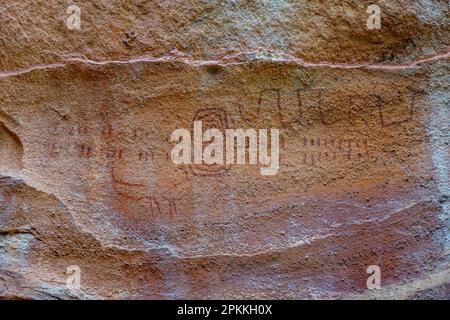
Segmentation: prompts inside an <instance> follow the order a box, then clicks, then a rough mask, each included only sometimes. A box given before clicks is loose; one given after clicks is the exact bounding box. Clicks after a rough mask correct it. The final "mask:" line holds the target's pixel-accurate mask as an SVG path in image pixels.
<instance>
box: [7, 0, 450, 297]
mask: <svg viewBox="0 0 450 320" xmlns="http://www.w3.org/2000/svg"><path fill="white" fill-rule="evenodd" d="M73 4H76V6H77V8H78V9H79V12H76V11H73V10H72V9H71V10H69V11H67V8H68V7H69V6H70V5H73ZM372 4H373V3H372V2H371V1H350V0H341V1H321V0H314V1H293V0H292V1H288V0H280V1H271V0H262V1H247V0H225V1H197V0H193V1H172V0H161V1H133V3H130V2H129V1H119V0H115V1H81V0H79V1H77V2H72V1H57V0H51V1H48V0H47V1H32V2H31V1H26V2H25V1H24V2H20V3H19V2H17V1H10V0H6V1H3V3H2V4H1V5H0V20H1V21H2V24H1V30H2V32H1V34H0V70H1V71H0V150H1V153H0V297H1V298H6V299H73V298H81V299H95V298H98V299H182V298H189V299H192V298H195V299H208V298H211V299H212V298H216V299H222V298H231V299H236V298H260V299H266V298H274V299H316V298H327V299H355V298H357V299H359V298H361V299H364V298H389V299H430V298H431V299H448V298H450V295H449V289H450V265H449V263H450V260H449V250H450V230H449V226H450V225H449V220H448V214H449V199H448V195H449V145H448V133H449V110H448V101H449V100H448V98H449V90H448V83H449V81H448V80H449V73H448V71H449V65H448V59H449V56H450V51H449V23H448V22H449V7H448V1H444V0H429V1H424V0H423V1H422V0H420V1H419V0H415V1H404V0H401V1H388V0H385V1H378V3H377V5H378V6H379V8H380V10H381V29H371V28H368V25H367V20H368V18H369V16H370V13H368V12H367V8H368V7H369V5H372ZM78 13H79V15H78V16H77V17H76V18H78V17H79V21H80V24H79V28H71V27H70V24H69V23H70V22H74V21H75V22H77V20H68V19H72V18H73V15H74V14H78ZM194 121H202V122H203V124H204V125H205V126H207V127H208V128H209V127H211V128H217V129H218V130H220V131H221V132H224V131H225V130H226V129H228V128H243V129H248V128H254V129H256V130H258V129H264V128H277V129H279V130H280V143H279V146H280V169H279V171H278V172H277V174H276V175H272V176H264V175H261V174H260V166H258V165H256V166H255V165H250V164H245V165H237V164H236V165H227V164H224V165H220V164H216V165H206V164H192V165H175V164H174V163H173V161H172V160H171V158H170V154H171V150H172V148H173V147H174V142H172V141H171V133H172V132H173V131H174V130H176V129H178V128H189V129H191V128H192V127H193V122H194ZM369 266H378V267H379V269H380V271H381V288H380V289H376V290H370V289H368V286H367V279H368V277H370V276H371V275H370V274H368V273H367V272H366V271H367V268H368V267H369ZM73 270H75V271H74V273H73V272H72V271H73ZM74 274H77V275H79V280H80V286H79V287H74V286H71V285H73V283H72V282H71V281H72V280H73V279H76V278H73V275H74ZM75 282H76V281H75ZM68 283H69V284H68Z"/></svg>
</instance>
